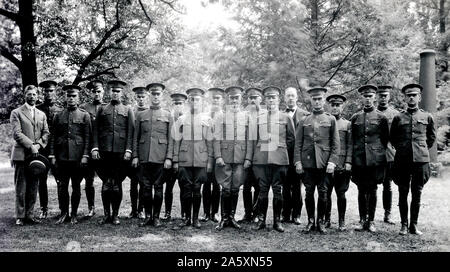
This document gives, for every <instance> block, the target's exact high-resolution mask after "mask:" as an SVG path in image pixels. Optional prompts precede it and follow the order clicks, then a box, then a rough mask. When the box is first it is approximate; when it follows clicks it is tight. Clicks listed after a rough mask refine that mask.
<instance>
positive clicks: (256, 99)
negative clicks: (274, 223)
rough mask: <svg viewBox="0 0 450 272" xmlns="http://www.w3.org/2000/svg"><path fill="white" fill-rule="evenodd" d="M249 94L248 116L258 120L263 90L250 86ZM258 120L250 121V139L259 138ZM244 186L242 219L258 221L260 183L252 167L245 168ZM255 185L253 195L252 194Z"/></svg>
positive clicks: (250, 118)
mask: <svg viewBox="0 0 450 272" xmlns="http://www.w3.org/2000/svg"><path fill="white" fill-rule="evenodd" d="M245 94H246V96H247V102H248V105H247V107H246V111H247V116H248V119H249V120H256V119H257V118H258V115H259V113H260V112H263V111H264V109H263V108H262V107H261V101H262V90H261V89H259V88H254V87H251V88H248V89H247V90H245ZM256 127H257V122H249V134H248V139H249V140H251V141H255V140H257V133H256V131H257V130H256ZM244 172H245V177H244V186H243V189H242V198H243V201H244V210H245V213H244V217H243V218H242V219H241V221H242V222H252V220H253V221H254V222H255V223H257V222H258V220H259V218H258V205H257V203H258V196H259V183H258V180H257V179H256V177H255V174H254V173H253V169H252V167H248V168H245V169H244ZM252 187H253V190H254V191H253V195H252Z"/></svg>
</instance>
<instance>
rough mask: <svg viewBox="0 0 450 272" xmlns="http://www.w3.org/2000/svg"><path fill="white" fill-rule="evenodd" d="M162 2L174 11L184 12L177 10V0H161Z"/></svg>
mask: <svg viewBox="0 0 450 272" xmlns="http://www.w3.org/2000/svg"><path fill="white" fill-rule="evenodd" d="M159 1H160V2H163V3H164V4H166V5H168V6H169V7H170V8H171V9H172V10H173V11H175V12H178V13H180V14H183V12H181V11H179V10H177V9H176V8H175V5H174V3H175V2H176V0H172V1H168V0H159Z"/></svg>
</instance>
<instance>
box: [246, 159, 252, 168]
mask: <svg viewBox="0 0 450 272" xmlns="http://www.w3.org/2000/svg"><path fill="white" fill-rule="evenodd" d="M251 166H252V162H251V161H249V160H245V161H244V169H247V168H250V167H251Z"/></svg>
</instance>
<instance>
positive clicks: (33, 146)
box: [30, 144, 39, 156]
mask: <svg viewBox="0 0 450 272" xmlns="http://www.w3.org/2000/svg"><path fill="white" fill-rule="evenodd" d="M30 149H31V154H33V156H37V155H38V154H39V149H38V148H37V147H36V145H35V144H34V145H32V146H31V148H30Z"/></svg>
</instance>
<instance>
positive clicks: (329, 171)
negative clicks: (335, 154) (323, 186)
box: [326, 162, 336, 174]
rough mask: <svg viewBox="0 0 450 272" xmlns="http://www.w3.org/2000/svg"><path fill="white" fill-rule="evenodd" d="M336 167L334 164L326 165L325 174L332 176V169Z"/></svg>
mask: <svg viewBox="0 0 450 272" xmlns="http://www.w3.org/2000/svg"><path fill="white" fill-rule="evenodd" d="M335 167H336V165H335V164H334V163H330V162H329V163H328V165H327V170H326V172H327V173H328V174H333V173H334V168H335Z"/></svg>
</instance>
